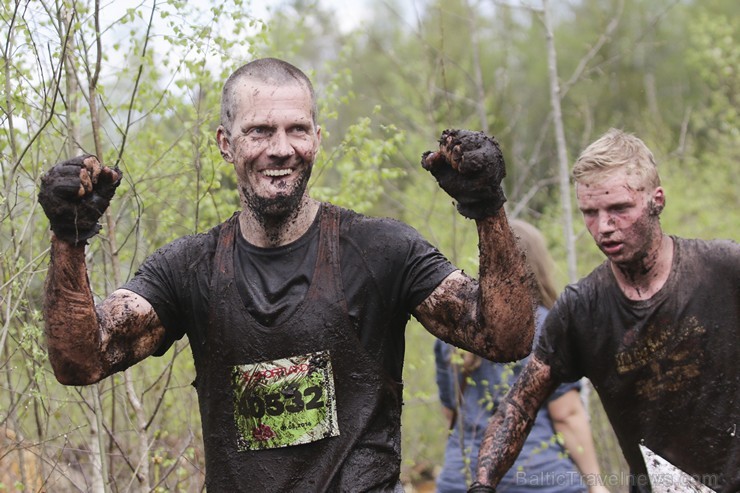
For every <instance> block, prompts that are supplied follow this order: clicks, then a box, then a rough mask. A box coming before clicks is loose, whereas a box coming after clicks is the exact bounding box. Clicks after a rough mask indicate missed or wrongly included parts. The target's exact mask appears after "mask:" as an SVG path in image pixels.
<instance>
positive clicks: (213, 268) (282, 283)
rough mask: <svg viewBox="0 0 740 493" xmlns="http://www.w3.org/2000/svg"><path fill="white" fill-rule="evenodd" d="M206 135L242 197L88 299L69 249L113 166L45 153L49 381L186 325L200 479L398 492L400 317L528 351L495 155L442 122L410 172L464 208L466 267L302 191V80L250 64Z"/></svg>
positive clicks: (261, 63) (528, 297) (113, 179)
mask: <svg viewBox="0 0 740 493" xmlns="http://www.w3.org/2000/svg"><path fill="white" fill-rule="evenodd" d="M216 139H217V142H218V146H219V149H220V151H221V154H222V156H223V158H224V159H225V160H226V161H227V162H229V163H231V164H232V165H233V166H234V171H235V173H236V178H237V183H238V193H239V197H240V203H241V210H240V211H239V212H237V213H235V214H234V215H233V216H232V217H231V218H230V219H228V220H227V221H226V222H224V223H223V224H220V225H218V226H215V227H214V228H213V229H211V230H210V231H208V232H205V233H202V234H196V235H192V236H187V237H183V238H180V239H178V240H175V241H174V242H172V243H171V244H169V245H167V246H165V247H164V248H161V249H160V250H158V251H157V252H155V253H154V254H152V255H151V256H150V257H149V258H148V259H147V260H146V261H145V262H144V263H143V264H142V265H141V266H140V268H139V270H138V272H137V273H136V275H135V277H134V278H133V279H131V280H130V281H129V282H127V283H126V284H125V285H123V286H122V287H121V288H120V289H117V290H116V291H114V292H113V293H111V294H110V295H109V296H108V297H107V298H106V299H105V300H103V301H102V302H101V303H99V304H98V305H97V306H96V305H95V303H94V301H93V297H92V294H91V291H90V287H89V283H88V278H87V272H86V265H85V245H86V243H87V241H89V240H90V239H91V238H92V237H93V236H94V235H95V234H96V233H97V231H98V230H99V228H100V227H99V226H98V219H99V217H100V216H101V214H103V212H104V211H105V209H106V208H107V207H108V204H109V202H110V200H111V199H112V197H113V194H114V192H115V190H116V187H117V185H118V184H119V182H120V180H121V176H122V175H121V172H120V171H118V170H117V169H111V168H108V167H105V166H101V164H100V163H99V162H98V160H97V159H96V158H95V157H92V156H80V157H77V158H74V159H71V160H68V161H65V162H62V163H59V164H57V165H55V166H54V167H53V168H51V170H50V171H49V172H48V173H47V174H46V175H45V176H44V178H43V180H42V185H41V191H40V195H39V200H40V202H41V205H42V206H43V208H44V211H45V212H46V214H47V216H48V217H49V220H50V223H51V229H52V231H53V235H52V240H51V245H52V246H51V263H50V267H49V271H48V277H47V283H46V300H45V308H44V314H45V321H46V335H47V339H48V348H49V359H50V361H51V364H52V366H53V369H54V372H55V374H56V377H57V379H58V380H59V381H60V382H61V383H63V384H67V385H88V384H92V383H94V382H97V381H99V380H101V379H103V378H105V377H107V376H109V375H111V374H112V373H114V372H117V371H121V370H123V369H125V368H128V367H130V366H131V365H134V364H136V363H138V362H139V361H141V360H143V359H145V358H147V357H148V356H150V355H162V354H164V353H165V351H167V349H168V348H169V347H170V346H171V345H172V344H173V343H174V342H175V341H176V340H178V339H180V338H182V337H183V336H185V335H187V337H188V339H189V342H190V348H191V349H192V354H193V358H194V362H195V369H196V378H195V382H194V385H195V387H196V389H197V393H198V399H199V406H200V411H201V417H202V423H203V437H204V441H205V451H206V452H205V455H206V485H207V488H208V491H213V492H220V491H224V492H226V491H228V492H238V491H245V492H255V491H280V492H288V491H301V492H307V491H393V492H395V491H399V492H400V491H402V488H401V485H400V482H399V473H400V462H401V453H400V415H401V389H402V386H401V383H400V382H401V375H402V365H403V356H404V328H405V325H406V323H407V321H408V319H409V316H410V315H413V316H414V317H416V319H418V320H419V321H420V322H421V323H422V324H423V325H424V327H425V328H426V329H427V330H429V332H431V333H432V334H434V335H435V336H437V337H438V338H440V339H443V340H445V341H448V342H450V343H452V344H454V345H457V346H459V347H462V348H465V349H467V350H470V351H473V352H476V353H478V354H480V355H481V356H483V357H486V358H489V359H491V360H496V361H509V360H516V359H519V358H521V357H523V356H525V355H526V354H527V353H528V352H529V350H530V344H531V341H532V335H533V326H534V299H533V296H532V294H533V292H534V291H535V287H534V284H533V278H532V276H531V274H530V273H529V271H528V270H527V267H526V263H525V259H524V258H523V254H522V252H521V251H520V250H519V248H518V246H517V243H516V239H515V237H514V236H513V234H512V232H511V230H510V228H509V226H508V223H507V218H506V215H505V213H504V210H503V208H502V205H503V203H504V201H505V197H504V194H503V192H502V190H501V180H502V179H503V177H504V174H505V170H504V160H503V158H502V155H501V151H500V149H499V146H498V144H497V143H496V141H495V140H494V139H493V138H491V137H489V136H486V135H483V134H481V133H479V132H472V131H466V130H455V131H446V132H445V133H444V135H443V136H442V139H441V141H440V145H439V149H438V150H436V151H435V152H429V153H425V154H424V156H423V162H422V165H423V166H424V168H426V169H428V170H429V171H430V172H431V173H432V174H433V175H434V176H435V177H436V179H437V180H438V182H439V185H440V186H441V187H442V188H443V189H445V190H447V191H448V193H449V194H450V195H451V196H452V197H453V198H454V199H455V201H456V202H457V204H458V208H459V211H460V213H461V214H463V215H464V216H466V217H468V218H472V219H473V220H475V222H476V225H477V229H478V233H479V237H480V242H479V245H480V246H479V249H480V275H479V279H477V280H476V279H473V278H471V277H469V276H467V275H466V274H464V273H463V272H462V271H460V270H459V269H457V268H455V267H454V266H453V265H452V264H451V263H450V262H449V261H448V260H447V259H446V258H445V257H444V256H443V255H442V254H441V253H440V252H439V251H438V250H437V249H436V248H434V247H433V246H432V245H431V244H429V243H428V242H427V241H425V240H424V239H423V238H422V237H421V236H420V235H419V233H418V232H417V231H415V230H414V229H413V228H411V227H410V226H407V225H405V224H403V223H401V222H398V221H395V220H390V219H380V218H371V217H366V216H364V215H361V214H358V213H356V212H353V211H351V210H347V209H343V208H340V207H337V206H334V205H332V204H329V203H322V202H319V201H317V200H314V199H312V198H311V197H310V196H309V194H308V192H307V183H308V180H309V177H310V175H311V170H312V167H313V164H314V159H315V158H316V154H317V152H318V149H319V145H320V142H321V129H320V127H319V126H318V125H317V112H316V99H315V96H314V91H313V88H312V84H311V82H310V81H309V79H308V78H307V77H306V75H305V74H304V73H303V72H302V71H300V70H299V69H297V68H296V67H294V66H292V65H290V64H288V63H286V62H284V61H281V60H277V59H270V58H268V59H259V60H255V61H253V62H251V63H248V64H247V65H244V66H242V67H241V68H239V69H238V70H236V71H235V72H234V73H233V74H232V75H231V76H230V77H229V79H228V80H227V81H226V83H225V85H224V88H223V94H222V108H221V124H220V126H219V127H218V130H217V133H216Z"/></svg>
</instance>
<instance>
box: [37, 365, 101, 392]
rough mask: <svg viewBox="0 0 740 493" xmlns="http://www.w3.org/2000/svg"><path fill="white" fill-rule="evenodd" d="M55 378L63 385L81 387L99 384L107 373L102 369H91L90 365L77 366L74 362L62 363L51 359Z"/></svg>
mask: <svg viewBox="0 0 740 493" xmlns="http://www.w3.org/2000/svg"><path fill="white" fill-rule="evenodd" d="M50 361H51V367H52V369H53V370H54V377H55V378H56V379H57V382H59V383H60V384H62V385H68V386H76V387H81V386H85V385H92V384H94V383H98V382H99V381H101V380H102V379H103V378H105V373H104V372H103V371H101V370H100V369H97V370H96V369H95V368H93V367H91V365H90V364H84V365H81V364H75V363H74V362H70V361H66V362H61V361H59V360H57V359H56V358H50Z"/></svg>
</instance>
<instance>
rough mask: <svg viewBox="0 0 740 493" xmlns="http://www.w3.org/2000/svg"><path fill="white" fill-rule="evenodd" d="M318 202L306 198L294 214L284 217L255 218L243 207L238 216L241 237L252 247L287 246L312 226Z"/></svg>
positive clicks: (318, 207)
mask: <svg viewBox="0 0 740 493" xmlns="http://www.w3.org/2000/svg"><path fill="white" fill-rule="evenodd" d="M320 205H321V204H320V202H318V201H316V200H314V199H312V198H309V197H306V198H305V200H303V201H302V202H301V204H300V206H299V207H298V209H297V210H296V211H295V213H293V214H290V215H287V216H284V217H270V218H267V219H265V218H261V219H259V218H257V216H255V214H253V213H252V212H251V211H250V210H249V209H247V208H245V207H243V208H242V212H241V213H240V214H239V227H240V229H241V232H242V236H244V238H245V239H246V240H247V241H248V242H249V243H251V244H252V245H254V246H257V247H260V248H274V247H279V246H282V245H287V244H289V243H292V242H294V241H296V240H297V239H298V238H300V237H301V236H303V235H304V234H305V233H306V231H308V228H310V227H311V224H313V221H314V219H316V214H318V212H319V209H320Z"/></svg>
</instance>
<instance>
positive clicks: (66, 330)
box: [44, 237, 102, 385]
mask: <svg viewBox="0 0 740 493" xmlns="http://www.w3.org/2000/svg"><path fill="white" fill-rule="evenodd" d="M44 319H45V321H46V340H47V345H48V351H49V361H50V362H51V365H52V368H53V369H54V373H55V375H56V377H57V379H58V380H59V381H60V382H61V383H63V384H67V385H80V384H88V383H92V382H94V381H97V380H99V379H100V378H102V376H101V368H100V367H101V365H100V360H99V359H98V357H97V356H96V355H98V354H99V348H100V339H101V336H100V330H99V323H98V316H97V314H96V312H95V303H94V301H93V296H92V292H91V290H90V283H89V281H88V277H87V268H86V265H85V246H84V245H78V246H72V245H71V244H69V243H66V242H64V241H61V240H59V239H57V238H56V237H53V238H52V242H51V261H50V264H49V271H48V274H47V277H46V285H45V300H44Z"/></svg>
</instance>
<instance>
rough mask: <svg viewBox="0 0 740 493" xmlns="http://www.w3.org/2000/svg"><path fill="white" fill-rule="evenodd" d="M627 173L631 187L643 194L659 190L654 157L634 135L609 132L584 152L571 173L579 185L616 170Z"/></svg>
mask: <svg viewBox="0 0 740 493" xmlns="http://www.w3.org/2000/svg"><path fill="white" fill-rule="evenodd" d="M618 169H624V170H626V172H627V174H628V175H630V176H631V177H633V178H634V179H633V180H631V183H630V186H632V187H633V188H635V189H637V190H640V189H645V188H656V187H659V186H660V176H658V167H657V164H656V163H655V157H654V156H653V153H652V152H651V151H650V149H648V147H647V146H646V145H645V143H644V142H643V141H642V140H641V139H639V138H638V137H635V136H634V135H632V134H629V133H626V132H623V131H622V130H618V129H616V128H611V129H609V130H608V131H607V132H606V133H605V134H604V135H602V136H601V137H599V138H598V139H597V140H596V141H594V142H593V143H592V144H591V145H589V146H588V147H586V149H584V150H583V152H581V155H580V156H578V159H576V162H575V164H573V170H572V172H571V174H572V176H573V179H574V180H575V182H576V183H584V184H590V183H593V181H594V180H595V179H597V178H598V177H601V176H603V175H605V174H609V173H611V172H613V171H615V170H618Z"/></svg>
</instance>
